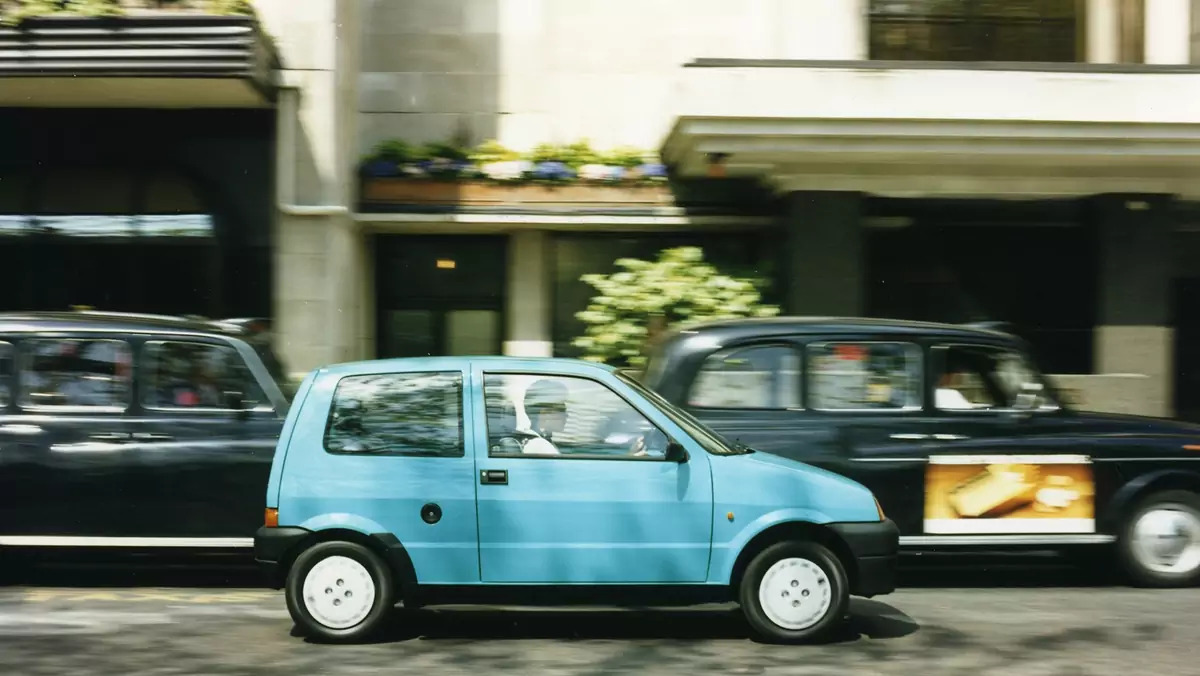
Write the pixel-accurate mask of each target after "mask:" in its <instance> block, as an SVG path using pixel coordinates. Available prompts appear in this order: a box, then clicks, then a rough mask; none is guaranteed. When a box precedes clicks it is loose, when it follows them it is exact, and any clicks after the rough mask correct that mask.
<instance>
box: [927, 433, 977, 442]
mask: <svg viewBox="0 0 1200 676" xmlns="http://www.w3.org/2000/svg"><path fill="white" fill-rule="evenodd" d="M933 438H934V439H937V440H938V441H958V440H959V439H967V438H969V437H967V435H965V434H935V435H933Z"/></svg>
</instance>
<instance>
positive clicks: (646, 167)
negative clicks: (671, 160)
mask: <svg viewBox="0 0 1200 676" xmlns="http://www.w3.org/2000/svg"><path fill="white" fill-rule="evenodd" d="M638 171H639V172H640V173H641V175H642V176H644V177H645V178H666V177H667V165H665V164H658V163H646V164H643V165H642V166H640V167H638Z"/></svg>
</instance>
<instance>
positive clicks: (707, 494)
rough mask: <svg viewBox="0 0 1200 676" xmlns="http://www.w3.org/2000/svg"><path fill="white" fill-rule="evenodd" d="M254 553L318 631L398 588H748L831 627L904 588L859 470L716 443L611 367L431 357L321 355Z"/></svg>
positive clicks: (599, 600) (351, 625)
mask: <svg viewBox="0 0 1200 676" xmlns="http://www.w3.org/2000/svg"><path fill="white" fill-rule="evenodd" d="M266 508H267V509H266V523H265V524H264V526H263V527H262V528H261V529H259V531H258V534H257V536H256V538H255V558H256V559H257V560H258V561H259V562H260V563H261V565H262V566H263V568H264V569H265V570H266V572H267V573H268V576H269V578H270V580H271V584H272V586H273V587H275V588H284V589H286V593H285V597H286V600H287V607H288V610H289V612H290V613H291V616H292V618H293V619H294V621H295V622H296V624H297V626H298V627H299V628H300V629H301V630H302V631H303V632H304V633H306V634H308V635H309V636H311V637H314V638H319V639H323V640H327V641H338V642H349V641H357V640H360V639H363V638H365V637H367V636H368V635H370V634H371V633H372V632H374V631H375V630H376V629H377V628H379V626H380V625H381V623H382V622H383V621H384V618H385V617H386V616H387V613H388V611H389V609H390V608H391V607H392V606H393V605H395V604H396V603H397V602H399V601H403V602H404V606H405V608H413V607H420V606H423V605H441V604H446V603H461V602H467V603H487V604H492V603H504V602H507V603H515V604H521V605H529V604H546V603H548V604H551V605H563V604H571V603H591V604H600V605H607V606H611V605H627V604H632V605H636V606H641V607H646V606H653V605H678V604H683V605H691V604H696V603H707V602H727V601H736V602H738V603H739V604H740V605H741V607H742V610H743V612H744V613H745V615H746V617H747V619H748V621H749V624H750V625H751V627H752V628H753V629H754V630H755V631H756V633H757V634H758V635H759V636H761V637H763V638H765V639H767V640H771V641H777V642H789V643H790V642H800V641H809V640H818V639H819V638H820V637H823V636H826V635H828V633H829V632H830V631H833V630H835V629H836V628H837V627H838V626H839V625H840V622H841V620H842V618H843V617H844V616H845V614H846V612H847V607H848V606H847V604H848V599H849V596H850V595H856V596H867V597H870V596H878V595H881V594H888V593H890V592H891V591H892V590H893V589H894V587H895V568H896V556H897V548H898V541H897V537H898V534H897V530H896V527H895V525H894V524H893V523H892V522H891V521H890V520H888V519H887V518H886V517H885V515H884V513H883V512H882V511H881V510H880V508H879V503H878V502H877V501H876V500H875V498H874V496H873V495H872V494H871V492H870V491H869V490H867V489H866V488H864V487H863V486H862V485H861V484H859V483H857V482H855V481H852V480H850V479H847V478H845V477H842V476H838V475H837V474H834V473H831V472H827V471H825V470H822V469H818V468H816V467H811V466H808V465H805V464H803V463H799V462H795V461H792V460H787V459H785V458H781V457H778V456H774V455H771V454H768V453H762V452H756V451H753V450H751V449H749V448H746V447H744V446H739V445H732V444H728V443H725V442H724V441H722V440H721V439H719V438H718V437H716V436H714V435H713V434H712V433H711V432H709V431H708V430H707V429H706V428H705V427H704V426H703V425H702V424H700V423H698V422H697V421H696V420H695V419H694V418H692V417H691V416H689V415H688V414H687V413H685V412H683V411H680V410H678V409H677V408H675V407H674V406H672V405H671V404H669V403H668V402H666V401H665V400H663V399H662V398H661V397H659V396H658V395H656V394H654V393H653V392H652V391H650V390H648V389H646V388H645V387H643V386H642V385H640V384H639V383H638V382H637V381H636V380H634V379H632V378H630V377H629V376H627V375H625V374H622V373H620V372H618V371H616V370H615V369H613V368H611V367H608V366H602V365H600V364H594V363H591V362H585V361H576V360H568V359H519V358H511V357H453V358H452V357H438V358H421V359H392V360H378V361H371V362H361V363H355V364H342V365H336V366H330V367H324V368H320V369H318V370H316V371H314V372H313V373H311V374H310V375H309V376H308V377H307V378H306V379H305V380H304V382H303V383H302V384H301V385H300V388H299V390H298V392H297V394H296V397H295V400H294V405H293V406H292V408H291V410H290V412H289V413H288V417H287V420H286V421H285V423H284V427H283V432H282V435H281V436H280V440H279V444H278V447H277V448H276V451H275V456H274V461H273V464H272V467H271V476H270V482H269V485H268V486H267V491H266Z"/></svg>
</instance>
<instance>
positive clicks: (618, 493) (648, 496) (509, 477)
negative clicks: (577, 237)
mask: <svg viewBox="0 0 1200 676" xmlns="http://www.w3.org/2000/svg"><path fill="white" fill-rule="evenodd" d="M472 380H473V387H474V392H473V401H474V410H475V411H477V412H484V415H482V416H480V415H477V416H476V417H475V419H474V429H475V434H476V437H477V439H478V440H479V443H477V444H476V448H477V454H478V455H477V467H478V474H479V477H478V481H479V485H478V487H477V490H478V493H477V494H478V513H479V557H480V571H481V573H482V577H483V581H484V582H490V583H542V584H649V583H657V584H670V583H700V582H703V581H704V580H705V579H707V576H708V561H709V555H710V549H711V539H712V521H713V516H712V509H713V507H712V477H711V476H710V474H709V468H708V466H707V456H706V455H705V454H704V451H703V450H702V449H700V448H698V447H694V442H692V440H691V439H678V441H679V442H681V443H683V444H684V446H685V448H688V451H689V453H690V456H691V457H690V459H689V460H688V461H687V462H682V463H681V462H677V461H675V460H669V459H667V457H666V446H667V442H668V435H667V434H666V433H664V432H663V429H664V427H669V425H668V423H667V421H666V420H665V419H664V418H662V417H661V415H660V414H659V413H658V412H657V411H655V410H654V409H653V408H651V407H649V406H648V405H647V404H646V403H645V401H644V400H642V399H641V398H640V397H638V396H637V395H636V394H635V393H634V392H633V391H632V390H631V389H630V388H628V387H626V386H624V385H621V384H619V383H617V382H615V381H614V382H610V383H605V382H601V381H598V380H594V379H592V378H590V377H584V376H578V375H564V374H558V373H550V372H539V371H537V370H536V369H534V370H529V371H521V372H513V371H506V370H492V369H486V368H484V367H483V366H482V365H480V363H476V365H475V367H474V368H473V379H472ZM634 402H638V403H637V404H635V403H634Z"/></svg>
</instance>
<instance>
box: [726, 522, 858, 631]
mask: <svg viewBox="0 0 1200 676" xmlns="http://www.w3.org/2000/svg"><path fill="white" fill-rule="evenodd" d="M785 559H801V560H802V561H804V562H806V564H807V565H815V566H816V567H817V568H819V569H820V571H821V572H822V573H824V578H825V579H826V580H827V582H828V591H827V592H821V591H820V589H821V586H822V585H817V588H815V589H807V588H806V585H800V584H797V585H796V586H792V585H791V584H789V585H787V588H786V589H783V590H782V591H781V592H780V593H781V595H783V593H784V592H787V593H788V597H789V598H790V594H791V593H792V592H793V591H795V590H799V591H798V592H797V593H803V592H805V591H808V592H809V593H808V594H806V595H805V597H804V598H800V599H793V600H792V603H796V602H799V603H804V602H805V599H806V598H811V597H812V595H813V594H814V593H816V594H820V593H827V594H828V598H829V601H830V603H829V607H828V609H827V610H826V611H825V614H824V615H822V616H821V617H820V619H819V620H817V621H816V622H815V623H813V624H811V625H808V626H804V627H802V628H789V627H787V626H784V625H781V624H779V623H777V622H775V621H774V620H772V619H771V617H770V614H769V613H768V611H767V610H765V609H764V608H763V605H762V603H761V602H760V600H759V588H760V586H761V585H762V583H763V577H764V576H765V575H766V574H767V573H768V572H769V571H770V570H771V567H772V566H774V565H775V564H776V563H779V562H780V561H783V560H785ZM806 564H801V566H802V567H803V566H804V565H806ZM776 574H778V573H776ZM772 577H774V575H773V576H772ZM738 600H739V602H740V603H741V606H742V613H743V614H745V616H746V621H747V622H749V623H750V628H751V629H752V630H753V631H754V633H755V634H756V635H757V636H758V638H760V639H762V640H764V641H767V642H771V643H787V644H795V643H814V642H819V641H821V640H823V639H825V638H827V637H828V636H829V635H830V633H831V632H833V631H834V630H835V629H837V627H839V626H840V625H841V623H842V620H843V619H844V618H845V616H846V609H847V607H848V605H849V603H850V589H849V581H848V579H847V576H846V569H845V568H844V567H843V566H842V563H841V561H839V560H838V558H837V556H835V555H834V554H833V552H831V551H829V549H828V548H826V547H824V546H822V545H819V544H817V543H815V542H804V541H788V542H779V543H776V544H773V545H771V546H770V547H767V548H766V549H764V550H763V551H761V552H759V553H758V555H757V556H755V557H754V559H753V560H751V561H750V565H749V566H747V567H746V573H745V575H743V576H742V582H741V588H740V589H739V590H738ZM810 603H811V601H810Z"/></svg>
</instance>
